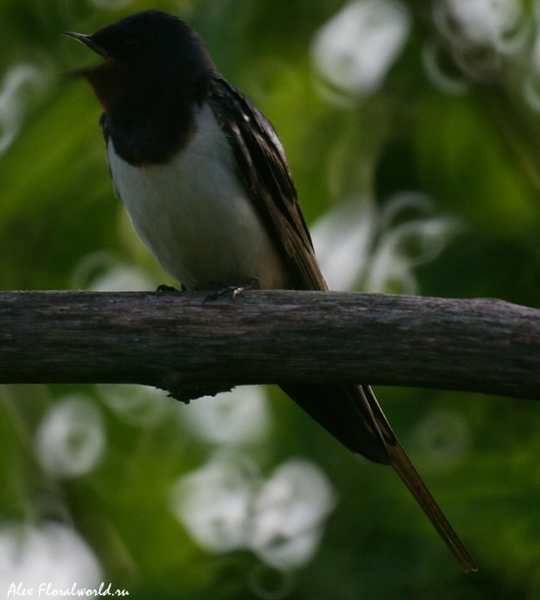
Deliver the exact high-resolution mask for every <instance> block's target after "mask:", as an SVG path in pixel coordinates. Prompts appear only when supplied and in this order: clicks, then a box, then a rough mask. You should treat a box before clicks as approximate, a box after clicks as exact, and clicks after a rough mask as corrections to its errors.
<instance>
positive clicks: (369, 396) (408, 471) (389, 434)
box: [361, 385, 478, 573]
mask: <svg viewBox="0 0 540 600" xmlns="http://www.w3.org/2000/svg"><path fill="white" fill-rule="evenodd" d="M361 389H362V391H363V393H364V396H365V398H366V400H367V402H368V404H369V406H370V408H371V410H372V413H373V417H374V419H375V421H376V423H377V425H378V427H379V431H380V432H381V435H382V436H383V438H384V439H385V441H386V451H387V453H388V456H389V458H390V464H391V465H392V468H393V469H394V471H395V472H396V473H397V474H398V476H399V478H400V479H401V481H403V483H404V484H405V485H406V486H407V489H408V490H409V492H411V494H412V495H413V497H414V499H415V500H416V501H417V502H418V504H419V505H420V508H421V509H422V510H423V511H424V513H425V514H426V516H427V518H428V519H429V520H430V521H431V522H432V524H433V527H435V529H436V531H437V533H438V534H439V535H440V536H441V538H442V540H443V541H444V543H445V544H446V545H447V546H448V548H449V549H450V552H451V553H452V554H453V555H454V556H455V558H456V560H457V561H458V563H459V565H460V566H461V568H462V569H463V570H464V571H465V572H466V573H468V572H469V571H478V567H477V566H476V563H475V562H474V560H473V559H472V557H471V555H470V554H469V553H468V551H467V549H466V548H465V546H464V545H463V543H462V541H461V540H460V539H459V537H458V535H457V533H456V532H455V531H454V528H453V527H452V525H450V523H449V522H448V520H447V518H446V517H445V516H444V514H443V512H442V510H441V509H440V508H439V505H438V504H437V503H436V502H435V499H434V498H433V496H432V495H431V493H430V491H429V490H428V489H427V487H426V485H425V483H424V482H423V481H422V478H421V477H420V475H419V474H418V471H417V470H416V469H415V468H414V465H413V464H412V462H411V461H410V459H409V457H408V456H407V454H406V453H405V450H403V447H402V446H401V444H400V443H399V441H398V439H397V438H396V436H395V435H394V432H393V431H392V428H391V427H390V424H389V423H388V421H387V419H386V417H385V415H384V413H383V412H382V409H381V407H380V406H379V403H378V402H377V399H376V398H375V394H374V393H373V390H372V389H371V387H370V386H367V385H363V386H361Z"/></svg>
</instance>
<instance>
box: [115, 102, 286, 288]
mask: <svg viewBox="0 0 540 600" xmlns="http://www.w3.org/2000/svg"><path fill="white" fill-rule="evenodd" d="M196 122H197V132H196V134H195V135H194V137H193V138H192V139H191V140H190V142H189V144H188V147H187V148H186V149H185V150H184V151H183V152H181V153H180V154H179V155H178V156H176V157H173V159H172V160H171V161H170V162H169V163H167V164H166V165H150V166H141V167H133V166H131V165H129V164H128V163H126V162H125V161H124V160H123V159H121V158H120V157H119V156H118V155H117V154H116V153H115V151H114V146H113V143H112V141H111V140H110V139H109V144H108V147H107V155H108V159H109V164H110V167H111V173H112V177H113V183H114V188H115V191H116V193H117V194H118V195H119V197H120V198H121V199H122V202H123V203H124V205H125V207H126V209H127V211H128V213H129V216H130V218H131V221H132V223H133V226H134V227H135V230H136V231H137V233H138V234H139V236H140V237H141V238H142V240H143V241H144V243H145V244H146V245H147V247H148V248H149V250H150V251H151V252H152V254H153V255H154V256H155V258H156V259H157V260H158V261H159V262H160V263H161V265H162V266H163V267H164V268H165V270H166V271H168V272H169V273H170V274H171V275H172V276H173V277H174V278H175V279H176V280H177V281H178V282H180V283H183V284H184V285H185V286H186V288H187V289H193V288H196V287H199V288H204V287H206V286H208V284H218V285H240V284H245V283H247V282H248V281H249V280H250V279H252V278H254V277H257V278H258V279H259V284H260V287H261V288H262V289H272V288H274V289H279V288H284V287H287V277H286V274H285V273H286V271H285V267H284V265H283V262H282V260H281V258H280V257H279V255H278V253H277V252H276V250H275V248H274V246H273V243H272V242H271V240H270V238H269V236H268V234H267V232H266V231H265V229H264V227H263V225H262V223H261V222H260V220H259V218H258V216H257V214H256V212H255V210H254V208H253V206H252V204H251V202H250V200H249V198H248V196H247V193H246V192H245V190H244V188H243V187H242V185H241V184H240V182H239V180H238V179H237V177H236V175H235V174H234V168H233V163H234V157H233V153H232V150H231V148H230V146H229V144H228V142H227V139H226V138H225V136H224V134H223V133H222V131H221V129H220V127H219V125H218V123H217V122H216V119H215V117H214V114H213V113H212V110H211V108H210V107H209V106H208V105H205V106H204V108H202V109H200V110H199V112H198V113H197V115H196Z"/></svg>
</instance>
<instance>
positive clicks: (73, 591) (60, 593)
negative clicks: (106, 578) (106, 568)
mask: <svg viewBox="0 0 540 600" xmlns="http://www.w3.org/2000/svg"><path fill="white" fill-rule="evenodd" d="M111 587H112V584H110V583H109V585H108V586H107V587H105V584H104V583H101V584H100V586H99V588H78V587H77V583H74V584H73V585H72V586H71V587H70V588H65V589H59V588H55V587H54V586H53V584H52V583H51V582H49V583H40V585H39V588H37V589H34V588H30V587H29V588H27V587H24V585H23V584H22V582H21V583H19V584H18V585H17V584H15V582H13V583H12V584H11V585H10V586H9V589H8V593H7V597H8V598H21V597H27V598H32V597H36V598H46V597H58V598H62V597H66V596H67V597H69V596H72V597H80V598H82V597H95V596H129V592H128V591H127V590H112V589H111Z"/></svg>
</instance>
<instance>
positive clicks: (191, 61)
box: [65, 10, 215, 91]
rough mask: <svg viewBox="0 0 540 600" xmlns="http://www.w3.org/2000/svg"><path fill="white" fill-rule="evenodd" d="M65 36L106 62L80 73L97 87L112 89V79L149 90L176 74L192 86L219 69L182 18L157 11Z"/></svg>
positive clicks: (126, 86)
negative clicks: (192, 82)
mask: <svg viewBox="0 0 540 600" xmlns="http://www.w3.org/2000/svg"><path fill="white" fill-rule="evenodd" d="M65 35H67V36H69V37H72V38H75V39H76V40H78V41H80V42H82V43H83V44H85V46H87V47H88V48H90V49H91V50H93V51H94V52H96V53H97V54H99V55H101V56H103V57H104V58H105V59H106V62H105V63H103V64H102V65H100V66H99V67H95V68H90V69H86V70H84V71H82V74H83V75H85V76H87V77H88V79H89V80H90V82H91V83H92V85H94V87H95V84H97V85H98V86H99V85H100V81H103V83H104V84H105V82H107V83H106V85H107V86H109V85H110V84H111V83H113V81H114V77H112V76H113V75H115V76H117V81H118V83H117V85H121V86H122V87H123V88H124V90H127V89H128V88H129V89H136V88H137V87H138V86H146V87H147V86H148V85H149V84H151V83H152V82H155V81H160V80H163V79H166V78H168V77H170V76H171V75H177V74H178V75H179V76H180V77H182V79H183V80H184V81H186V82H190V81H192V80H193V79H195V78H196V77H197V76H198V75H199V74H201V73H202V72H204V71H208V70H213V69H214V68H215V67H214V64H213V62H212V59H211V58H210V56H209V54H208V51H207V49H206V46H205V44H204V42H203V41H202V40H201V38H200V37H199V36H198V35H197V34H196V33H195V31H193V29H191V27H189V26H188V25H187V24H186V23H184V21H182V20H181V19H179V18H178V17H175V16H173V15H169V14H167V13H164V12H161V11H159V10H148V11H144V12H140V13H136V14H134V15H131V16H129V17H126V18H125V19H122V20H121V21H118V23H114V24H113V25H108V26H107V27H103V28H102V29H98V30H97V31H96V32H95V33H93V34H92V35H84V34H80V33H66V34H65ZM105 75H107V76H105ZM102 76H103V77H102ZM96 91H98V90H96Z"/></svg>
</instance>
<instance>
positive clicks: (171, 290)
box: [156, 283, 186, 294]
mask: <svg viewBox="0 0 540 600" xmlns="http://www.w3.org/2000/svg"><path fill="white" fill-rule="evenodd" d="M185 291H186V286H185V285H184V284H183V283H181V284H180V289H179V290H177V289H176V288H175V287H172V286H170V285H165V284H164V283H162V284H161V285H158V287H157V289H156V292H157V293H158V294H177V293H180V292H185Z"/></svg>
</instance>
